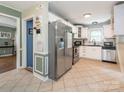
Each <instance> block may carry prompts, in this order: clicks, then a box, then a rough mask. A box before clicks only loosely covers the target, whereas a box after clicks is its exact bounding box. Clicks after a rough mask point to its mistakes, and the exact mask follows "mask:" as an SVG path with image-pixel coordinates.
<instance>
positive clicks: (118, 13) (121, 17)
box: [114, 4, 124, 35]
mask: <svg viewBox="0 0 124 93" xmlns="http://www.w3.org/2000/svg"><path fill="white" fill-rule="evenodd" d="M114 31H115V35H124V4H120V5H116V6H114Z"/></svg>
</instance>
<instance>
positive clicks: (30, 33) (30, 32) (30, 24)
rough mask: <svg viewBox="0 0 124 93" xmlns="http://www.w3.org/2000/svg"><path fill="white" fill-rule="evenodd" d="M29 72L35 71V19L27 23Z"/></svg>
mask: <svg viewBox="0 0 124 93" xmlns="http://www.w3.org/2000/svg"><path fill="white" fill-rule="evenodd" d="M26 28H27V29H26V34H27V35H26V38H27V47H26V48H27V70H29V71H31V72H32V71H33V19H30V20H27V21H26Z"/></svg>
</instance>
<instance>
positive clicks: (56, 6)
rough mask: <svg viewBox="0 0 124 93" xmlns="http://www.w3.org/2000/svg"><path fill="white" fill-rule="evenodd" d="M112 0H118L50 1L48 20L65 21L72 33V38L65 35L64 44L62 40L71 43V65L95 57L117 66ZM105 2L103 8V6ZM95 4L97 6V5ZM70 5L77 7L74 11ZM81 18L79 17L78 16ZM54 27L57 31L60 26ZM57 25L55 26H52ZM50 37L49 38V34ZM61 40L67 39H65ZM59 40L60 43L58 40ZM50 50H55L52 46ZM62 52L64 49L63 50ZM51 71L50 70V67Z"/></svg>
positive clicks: (51, 21) (97, 60) (99, 60)
mask: <svg viewBox="0 0 124 93" xmlns="http://www.w3.org/2000/svg"><path fill="white" fill-rule="evenodd" d="M74 3H75V4H74ZM73 4H74V5H73ZM96 4H97V5H96ZM98 4H99V5H98ZM115 4H117V2H103V4H101V2H50V3H49V24H53V23H54V22H55V23H56V24H59V23H63V24H64V25H66V26H69V27H71V28H72V36H71V37H72V40H68V39H67V42H68V43H67V44H66V43H65V45H67V47H68V46H70V45H71V44H72V64H73V66H74V65H75V64H76V63H78V62H80V60H82V59H84V60H85V59H86V60H91V61H96V62H99V63H101V62H105V63H108V65H110V64H114V65H117V66H118V56H117V48H116V46H117V45H116V43H117V40H116V35H115V32H114V16H113V12H114V10H113V6H114V5H115ZM78 5H79V6H80V7H79V6H78ZM90 5H91V8H90V9H89V8H88V7H87V6H90ZM63 6H65V7H66V8H67V10H64V9H63V8H62V7H63ZM105 6H106V8H104V7H105ZM98 7H99V9H97V8H98ZM72 8H73V9H74V8H75V10H76V9H78V10H79V11H76V12H77V14H74V13H73V11H71V9H72ZM95 9H97V10H95ZM60 11H63V12H60ZM62 13H63V14H62ZM68 15H70V16H68ZM102 17H103V18H102ZM80 18H82V19H81V20H80ZM72 24H73V25H72ZM56 27H57V29H58V31H57V30H56V31H57V32H59V31H61V30H59V29H60V28H61V27H59V26H57V25H56ZM56 27H55V26H54V28H56ZM63 28H64V27H63ZM51 29H52V28H50V31H51ZM61 29H62V28H61ZM50 31H49V32H50ZM51 32H52V31H51ZM50 35H51V34H50ZM50 35H49V36H50ZM52 37H55V36H52ZM57 37H58V36H57ZM68 37H70V36H68ZM49 40H51V38H50V39H49ZM54 40H55V39H54ZM64 40H65V42H66V39H64ZM50 42H52V41H50ZM50 42H49V43H50ZM57 42H58V40H57ZM69 42H72V43H69ZM60 43H62V44H63V42H61V40H60ZM58 44H59V42H58ZM50 45H51V44H50ZM50 45H49V46H50ZM55 45H57V44H55ZM54 47H55V46H54ZM52 50H54V48H53V49H52ZM65 50H66V49H65ZM55 51H59V49H58V50H56V49H55ZM53 52H54V51H52V52H51V53H53ZM57 53H58V52H57ZM64 53H66V51H65V52H64ZM51 55H52V54H51ZM55 55H58V54H55ZM60 57H62V56H60ZM60 57H55V59H60ZM63 61H64V60H63ZM50 62H51V59H50ZM65 62H66V61H65ZM82 62H83V61H82ZM57 63H58V64H59V60H58V61H56V63H54V64H57ZM60 63H61V65H60V66H62V62H60ZM65 64H66V63H65ZM50 66H51V64H50ZM65 66H66V65H65ZM73 66H71V65H70V69H71V68H72V69H73ZM53 68H57V67H56V66H55V65H54V67H53ZM56 70H57V69H56ZM56 70H55V71H56ZM59 70H60V69H59ZM50 71H52V70H51V69H50ZM67 71H68V70H65V71H63V73H61V75H60V77H61V76H62V75H63V74H64V73H65V72H67Z"/></svg>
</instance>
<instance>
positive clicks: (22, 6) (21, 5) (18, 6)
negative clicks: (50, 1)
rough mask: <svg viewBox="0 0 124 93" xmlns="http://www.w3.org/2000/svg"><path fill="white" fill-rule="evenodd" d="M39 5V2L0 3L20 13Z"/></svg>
mask: <svg viewBox="0 0 124 93" xmlns="http://www.w3.org/2000/svg"><path fill="white" fill-rule="evenodd" d="M39 3H40V1H0V4H2V5H5V6H8V7H10V8H13V9H15V10H18V11H20V12H22V11H24V10H26V9H28V8H30V7H32V6H34V5H37V4H39Z"/></svg>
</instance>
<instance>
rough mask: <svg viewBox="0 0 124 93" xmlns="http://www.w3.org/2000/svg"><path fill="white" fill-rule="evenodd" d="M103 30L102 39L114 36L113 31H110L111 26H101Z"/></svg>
mask: <svg viewBox="0 0 124 93" xmlns="http://www.w3.org/2000/svg"><path fill="white" fill-rule="evenodd" d="M103 30H104V38H112V37H113V36H114V31H113V29H112V25H111V24H109V25H104V26H103Z"/></svg>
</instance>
